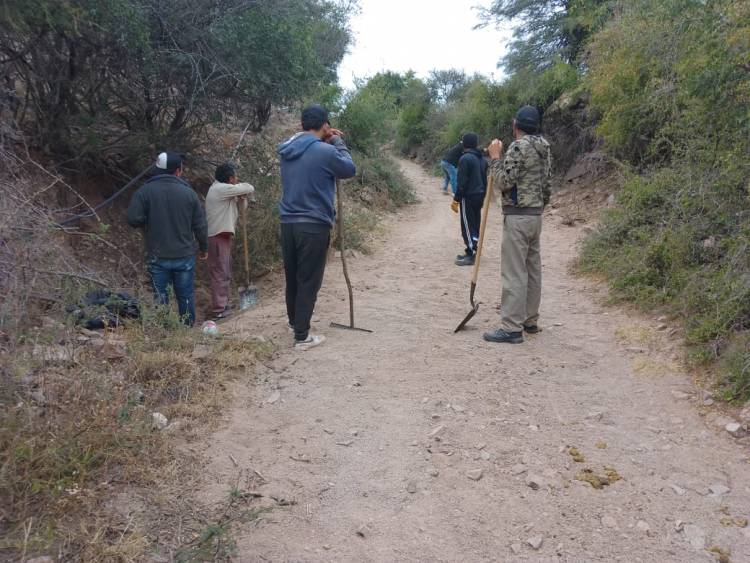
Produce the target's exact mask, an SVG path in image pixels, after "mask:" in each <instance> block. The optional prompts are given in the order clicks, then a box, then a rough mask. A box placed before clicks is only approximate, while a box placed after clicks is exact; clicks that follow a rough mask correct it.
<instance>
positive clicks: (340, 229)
mask: <svg viewBox="0 0 750 563" xmlns="http://www.w3.org/2000/svg"><path fill="white" fill-rule="evenodd" d="M336 200H337V201H336V203H337V204H338V213H337V216H336V219H337V221H336V233H337V235H338V239H339V249H340V250H341V267H342V268H343V270H344V280H345V281H346V289H347V291H348V292H349V328H354V290H353V289H352V281H351V280H350V279H349V268H348V267H347V265H346V244H345V243H344V197H343V194H342V193H341V184H340V183H339V180H338V178H336Z"/></svg>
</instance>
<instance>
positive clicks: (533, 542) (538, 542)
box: [526, 536, 544, 549]
mask: <svg viewBox="0 0 750 563" xmlns="http://www.w3.org/2000/svg"><path fill="white" fill-rule="evenodd" d="M526 543H527V544H529V545H530V546H531V547H532V548H533V549H539V548H541V547H542V544H543V543H544V538H543V537H542V536H534V537H531V538H529V539H527V540H526Z"/></svg>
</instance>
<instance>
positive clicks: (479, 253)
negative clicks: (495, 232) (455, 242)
mask: <svg viewBox="0 0 750 563" xmlns="http://www.w3.org/2000/svg"><path fill="white" fill-rule="evenodd" d="M493 181H494V176H493V175H492V174H490V179H489V182H488V184H487V193H486V194H484V202H483V204H482V222H481V223H480V226H479V242H478V243H477V255H476V257H475V261H474V272H473V273H472V274H471V284H472V297H473V295H474V292H473V289H474V288H475V287H476V285H477V280H478V279H479V263H480V262H481V261H482V247H483V246H484V233H485V231H486V230H487V217H488V216H489V214H490V201H491V200H492V187H493Z"/></svg>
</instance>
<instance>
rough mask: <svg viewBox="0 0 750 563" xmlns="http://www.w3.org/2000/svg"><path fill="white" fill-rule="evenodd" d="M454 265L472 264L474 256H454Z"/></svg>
mask: <svg viewBox="0 0 750 563" xmlns="http://www.w3.org/2000/svg"><path fill="white" fill-rule="evenodd" d="M455 264H456V266H473V265H474V256H470V255H468V254H467V255H466V256H459V257H458V258H456V262H455Z"/></svg>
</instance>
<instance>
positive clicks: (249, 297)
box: [240, 202, 258, 311]
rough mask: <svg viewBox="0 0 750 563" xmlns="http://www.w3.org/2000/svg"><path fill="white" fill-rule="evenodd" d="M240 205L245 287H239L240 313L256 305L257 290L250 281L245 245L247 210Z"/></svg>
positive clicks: (248, 256) (246, 245)
mask: <svg viewBox="0 0 750 563" xmlns="http://www.w3.org/2000/svg"><path fill="white" fill-rule="evenodd" d="M245 205H246V204H245V202H241V203H240V220H241V221H242V247H243V250H244V251H245V287H240V311H246V310H247V309H250V308H252V307H255V306H256V305H257V304H258V288H257V287H255V284H254V283H252V282H251V281H250V251H249V249H248V244H247V208H246V206H245Z"/></svg>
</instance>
